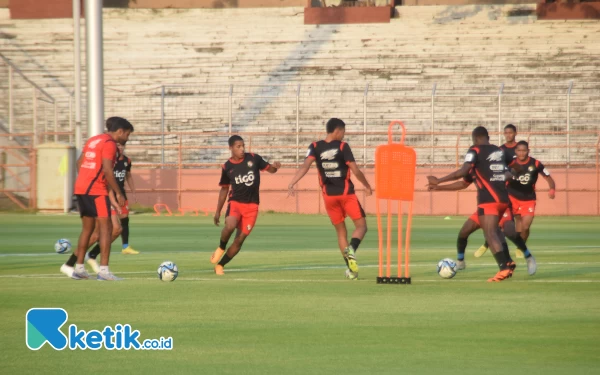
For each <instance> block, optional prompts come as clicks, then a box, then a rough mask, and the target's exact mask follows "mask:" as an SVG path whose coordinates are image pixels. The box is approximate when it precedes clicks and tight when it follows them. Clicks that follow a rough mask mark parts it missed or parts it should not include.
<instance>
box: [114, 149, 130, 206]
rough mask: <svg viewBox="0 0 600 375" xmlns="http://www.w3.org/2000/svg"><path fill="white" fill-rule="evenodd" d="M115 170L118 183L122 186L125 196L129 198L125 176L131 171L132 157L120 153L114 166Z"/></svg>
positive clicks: (122, 192) (122, 193)
mask: <svg viewBox="0 0 600 375" xmlns="http://www.w3.org/2000/svg"><path fill="white" fill-rule="evenodd" d="M113 172H114V174H115V179H116V180H117V184H119V188H121V195H122V196H123V198H125V199H127V194H125V178H126V177H127V172H131V159H129V158H128V157H127V156H125V155H119V156H118V157H117V163H116V164H115V167H114V168H113Z"/></svg>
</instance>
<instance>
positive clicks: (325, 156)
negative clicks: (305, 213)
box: [288, 118, 373, 279]
mask: <svg viewBox="0 0 600 375" xmlns="http://www.w3.org/2000/svg"><path fill="white" fill-rule="evenodd" d="M326 130H327V137H326V138H325V139H324V140H322V141H318V142H313V143H312V144H311V145H310V146H309V147H308V151H307V153H306V159H305V160H304V164H303V165H302V166H301V167H300V169H298V172H296V175H295V176H294V177H293V178H292V180H291V181H290V184H289V185H288V189H289V195H290V196H292V195H294V193H295V191H294V186H295V185H296V183H297V182H298V181H300V180H301V179H302V177H304V175H306V173H307V172H308V170H309V169H310V166H311V164H312V163H313V162H314V161H316V162H317V170H318V172H319V184H320V186H321V189H322V191H323V200H324V202H325V208H326V209H327V214H328V215H329V218H330V219H331V223H332V224H333V226H334V227H335V231H336V233H337V237H338V245H339V248H340V251H341V252H342V256H343V257H344V261H345V262H346V265H347V267H348V270H347V271H346V277H347V278H349V279H356V278H357V277H358V263H357V262H356V254H355V253H356V251H357V250H358V246H359V245H360V242H361V241H362V240H363V238H364V237H365V234H366V233H367V221H366V220H365V216H366V215H365V211H364V210H363V209H362V207H361V205H360V202H359V201H358V198H357V197H356V194H355V193H354V184H353V183H352V180H351V179H350V176H351V172H352V173H354V175H355V176H356V178H357V179H358V180H359V181H360V182H361V183H362V184H363V186H364V187H365V189H366V193H367V195H371V194H373V190H372V189H371V185H369V182H368V181H367V179H366V178H365V176H364V175H363V173H362V172H361V170H360V169H359V168H358V165H356V162H355V161H354V155H353V154H352V150H351V149H350V145H348V144H347V143H346V142H343V139H344V134H345V133H346V124H345V123H344V121H342V120H340V119H337V118H332V119H330V120H329V121H327V125H326ZM346 216H350V218H351V219H352V221H354V227H355V229H354V232H353V233H352V239H351V240H350V244H348V231H347V229H346V223H345V219H346Z"/></svg>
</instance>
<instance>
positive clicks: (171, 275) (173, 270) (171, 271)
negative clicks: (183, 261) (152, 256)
mask: <svg viewBox="0 0 600 375" xmlns="http://www.w3.org/2000/svg"><path fill="white" fill-rule="evenodd" d="M177 275H179V270H178V269H177V265H176V264H175V263H173V262H169V261H166V262H162V263H161V264H160V266H158V278H159V279H161V280H162V281H175V279H176V278H177Z"/></svg>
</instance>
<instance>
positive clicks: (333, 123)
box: [326, 118, 346, 134]
mask: <svg viewBox="0 0 600 375" xmlns="http://www.w3.org/2000/svg"><path fill="white" fill-rule="evenodd" d="M338 128H343V129H345V128H346V124H345V123H344V121H342V120H340V119H339V118H331V119H329V121H327V125H326V129H327V134H329V133H333V132H334V131H335V129H338Z"/></svg>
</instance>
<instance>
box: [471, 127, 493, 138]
mask: <svg viewBox="0 0 600 375" xmlns="http://www.w3.org/2000/svg"><path fill="white" fill-rule="evenodd" d="M472 135H473V137H475V138H479V137H487V138H489V137H490V136H489V134H488V131H487V129H486V128H484V127H483V126H478V127H476V128H475V129H473V133H472Z"/></svg>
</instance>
